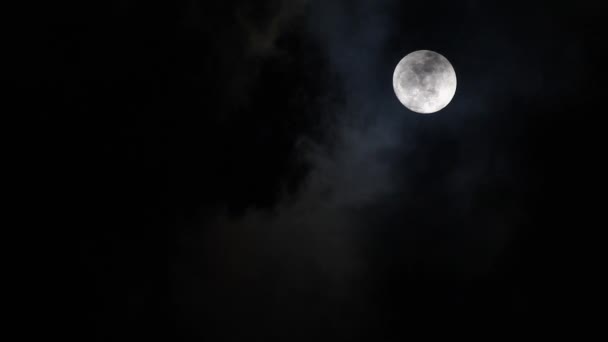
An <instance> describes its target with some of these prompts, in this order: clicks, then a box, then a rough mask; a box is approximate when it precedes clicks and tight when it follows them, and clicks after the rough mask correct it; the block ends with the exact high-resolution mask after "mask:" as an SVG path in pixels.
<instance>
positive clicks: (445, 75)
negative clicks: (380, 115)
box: [393, 50, 456, 114]
mask: <svg viewBox="0 0 608 342" xmlns="http://www.w3.org/2000/svg"><path fill="white" fill-rule="evenodd" d="M393 89H394V90H395V94H396V95H397V98H398V99H399V101H400V102H401V103H402V104H403V105H404V106H405V107H407V108H408V109H410V110H411V111H413V112H416V113H420V114H430V113H435V112H438V111H440V110H442V109H443V108H445V107H446V106H447V105H448V104H449V103H450V102H451V101H452V98H454V94H456V72H455V71H454V68H453V67H452V64H450V62H449V61H448V60H447V58H445V57H443V56H442V55H440V54H438V53H437V52H434V51H429V50H419V51H414V52H412V53H410V54H409V55H407V56H405V57H404V58H403V59H402V60H401V61H400V62H399V64H397V67H396V68H395V72H394V73H393Z"/></svg>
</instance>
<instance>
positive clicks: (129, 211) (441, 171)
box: [18, 0, 601, 341]
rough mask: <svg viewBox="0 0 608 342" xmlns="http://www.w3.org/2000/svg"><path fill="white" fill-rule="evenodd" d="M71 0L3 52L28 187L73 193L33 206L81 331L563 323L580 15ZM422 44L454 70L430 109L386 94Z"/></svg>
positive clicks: (545, 10) (381, 5) (575, 168)
mask: <svg viewBox="0 0 608 342" xmlns="http://www.w3.org/2000/svg"><path fill="white" fill-rule="evenodd" d="M67 9H68V8H61V10H60V11H59V12H60V13H59V14H57V15H48V16H43V17H46V18H47V19H46V21H45V25H44V26H45V30H40V32H39V34H40V36H38V38H37V39H34V40H32V41H33V42H37V43H41V42H44V44H33V45H32V46H29V45H28V44H21V45H22V46H23V47H24V51H28V52H31V53H30V54H29V57H28V58H24V59H23V65H25V66H27V65H28V64H31V65H32V67H31V68H24V70H28V71H27V72H25V73H23V75H25V76H24V77H21V78H19V80H18V81H19V84H20V85H25V84H27V85H28V87H29V88H28V89H32V90H35V92H36V94H40V97H38V98H37V99H39V100H40V101H35V103H33V102H32V101H29V102H26V101H24V103H25V104H26V107H27V108H28V111H29V112H30V113H32V114H31V115H32V116H31V117H35V120H37V121H36V123H35V127H34V129H33V131H34V132H35V136H36V139H35V145H36V149H35V152H36V153H34V154H33V156H35V158H34V160H35V164H36V165H34V167H32V169H31V170H42V169H44V170H48V172H46V173H43V174H42V175H38V174H37V173H38V171H32V174H31V179H32V180H35V181H34V182H33V183H34V185H33V186H32V187H33V188H35V187H36V186H38V185H44V187H43V189H44V190H45V191H44V193H45V194H46V195H45V196H43V197H41V198H43V199H44V200H41V201H43V202H46V203H52V202H55V201H57V200H56V199H55V195H54V194H63V195H66V196H67V197H71V198H73V199H76V200H75V201H74V202H77V203H74V204H71V203H70V204H69V205H68V204H67V203H66V204H65V205H63V204H64V202H62V205H61V208H60V210H55V207H54V206H51V207H52V209H51V208H50V207H49V208H48V209H46V210H45V213H48V214H47V215H49V216H46V215H42V216H44V217H53V218H57V219H58V221H61V222H65V220H59V219H63V215H66V216H69V217H70V219H69V221H70V222H74V223H75V224H74V225H75V226H77V227H75V228H73V229H71V228H70V229H67V228H65V229H64V230H59V231H58V232H57V234H58V235H61V236H62V240H64V241H70V242H69V245H71V246H75V247H74V248H73V249H74V250H76V251H74V252H73V253H72V254H73V258H75V259H77V264H78V265H77V266H75V267H74V269H77V270H78V272H76V271H74V269H68V270H66V273H68V274H76V273H78V275H77V276H74V275H72V277H69V276H65V277H64V276H57V274H58V272H59V271H53V272H55V278H57V279H66V280H67V279H70V281H65V282H62V284H67V285H65V288H66V289H64V290H63V291H65V292H70V293H71V295H72V296H74V297H75V298H77V299H75V300H74V301H73V302H74V303H73V306H70V307H71V308H73V310H72V311H73V312H75V313H78V314H75V316H78V317H77V318H75V322H74V325H75V326H77V328H75V330H76V333H81V332H82V334H83V335H86V336H87V338H84V339H85V340H87V339H93V338H88V337H90V336H92V335H95V336H96V337H98V339H106V340H115V339H121V338H128V339H136V340H140V339H146V338H147V339H154V338H156V339H164V340H176V339H178V340H184V341H189V340H196V339H205V340H211V341H241V340H245V339H251V338H255V339H260V338H261V339H265V340H270V341H273V340H290V341H300V340H301V341H311V340H313V339H316V340H333V341H336V340H337V341H356V340H373V341H393V340H402V339H403V338H406V337H410V336H411V335H413V334H414V333H415V332H421V331H426V330H425V329H426V328H428V327H431V328H433V329H439V330H442V329H443V328H445V327H447V326H448V325H450V324H452V323H454V324H456V323H457V324H458V325H460V327H461V328H462V329H465V330H466V329H468V328H473V327H474V326H480V325H482V326H490V327H497V326H502V327H509V329H510V327H511V325H510V324H511V323H513V325H512V326H514V327H520V326H522V327H523V326H525V324H524V323H525V321H526V320H529V319H532V318H534V317H536V316H543V315H547V316H558V315H560V314H565V313H566V312H565V309H563V308H560V305H561V303H563V302H554V301H553V298H555V297H554V295H555V294H558V293H562V294H563V291H562V290H564V288H565V287H563V286H562V287H560V286H559V283H560V281H559V279H560V277H568V276H569V275H570V274H571V269H570V268H569V267H567V266H563V265H566V264H567V261H572V260H571V259H570V257H567V256H564V254H563V253H561V251H562V250H561V248H562V247H560V246H573V243H571V241H572V240H576V237H577V236H579V235H578V234H577V232H576V231H575V230H574V229H569V228H565V229H562V228H560V227H561V224H567V225H569V227H575V226H577V225H579V224H580V225H582V223H581V222H583V221H584V220H583V219H581V215H579V213H580V211H579V210H578V209H579V206H577V204H576V203H572V202H573V198H575V197H576V198H577V199H578V198H581V197H578V196H575V194H577V189H579V188H581V187H582V183H584V182H582V181H581V180H580V179H581V178H584V177H581V175H582V174H583V172H581V170H580V168H581V167H582V166H581V165H587V169H592V167H591V166H590V165H588V164H585V163H584V161H585V160H586V157H587V156H588V154H589V153H591V152H590V151H589V150H588V149H583V148H582V147H584V146H583V145H585V146H587V145H586V144H584V143H583V141H585V139H583V138H584V137H587V136H588V134H584V133H581V132H582V131H584V128H585V127H587V126H585V125H583V124H582V121H584V120H582V119H581V118H582V117H584V118H594V117H596V116H597V113H598V111H597V108H596V107H595V103H596V102H595V101H597V99H598V98H601V97H597V96H596V95H597V93H596V92H594V91H591V90H589V89H601V86H600V85H599V82H598V81H597V80H595V81H594V77H591V76H589V73H590V72H591V71H593V70H594V67H592V66H591V65H596V64H595V62H598V61H601V59H600V58H599V56H598V55H596V54H594V53H592V52H591V50H590V49H589V46H597V45H598V41H596V40H599V39H597V38H598V37H599V35H598V34H597V32H598V31H597V27H598V26H599V24H598V23H599V21H598V22H594V21H590V22H588V20H587V19H589V18H595V17H596V15H597V14H596V12H600V11H599V10H597V6H596V5H593V6H592V5H589V6H588V7H587V6H584V5H583V4H576V5H573V6H572V7H570V6H564V5H562V4H552V3H549V2H538V3H529V4H526V6H519V5H516V4H514V3H512V2H494V3H492V4H488V3H485V2H484V3H482V2H480V1H465V2H454V1H445V2H444V1H438V2H431V3H425V2H421V1H418V2H412V3H410V2H403V1H396V0H378V1H363V0H356V1H331V2H328V1H320V0H319V1H317V0H307V1H304V0H302V1H287V0H276V1H262V2H256V3H253V2H248V1H236V0H235V1H184V2H178V3H176V4H174V5H172V6H170V7H167V6H160V5H157V4H153V3H145V4H144V3H143V2H137V1H123V2H115V3H112V6H109V7H107V8H103V9H102V8H95V6H93V5H90V6H89V5H80V7H79V8H75V10H78V13H79V14H78V15H70V14H69V13H68V12H67ZM596 10H597V11H596ZM592 12H593V13H592ZM41 18H42V17H41ZM583 21H584V23H585V24H586V25H582V23H583ZM47 22H50V23H49V24H48V25H46V23H47ZM574 23H576V25H574ZM587 24H588V25H587ZM29 31H31V32H37V29H34V28H32V29H30V30H29ZM594 32H595V33H594ZM28 46H29V47H28ZM420 49H428V50H434V51H437V52H439V53H441V54H442V55H444V56H446V57H447V58H448V59H449V60H450V61H451V62H452V64H453V65H454V68H455V69H456V72H457V75H458V89H457V93H456V96H455V98H454V100H453V102H452V103H451V104H450V105H449V106H448V107H447V108H445V109H444V110H443V111H442V112H440V113H438V114H437V115H430V116H421V115H415V114H413V113H410V112H409V111H407V110H406V109H405V108H403V106H402V105H401V104H400V103H399V101H398V100H397V99H396V98H395V96H394V94H393V89H392V82H391V78H392V73H393V70H394V67H395V65H396V64H397V62H398V61H399V60H400V59H401V58H402V57H403V56H405V55H406V54H407V53H409V52H411V51H414V50H420ZM32 56H45V58H44V59H43V60H40V61H39V62H38V61H37V59H39V58H38V57H32ZM600 65H601V64H600ZM30 109H31V110H30ZM28 117H29V116H28ZM589 135H590V136H591V134H589ZM596 157H597V156H596ZM68 166H69V167H68ZM574 179H576V181H575V180H574ZM579 182H580V183H579ZM66 184H74V186H73V187H72V186H67V185H66ZM579 185H581V186H580V187H579ZM579 205H582V203H581V204H579ZM59 206H60V205H59V204H58V205H57V207H59ZM66 208H69V209H66ZM67 211H70V212H75V214H67ZM42 216H41V217H42ZM63 237H65V238H63ZM64 243H65V242H64ZM571 248H572V249H575V248H574V247H571ZM57 264H61V263H57ZM167 270H168V273H167ZM72 278H75V279H74V281H71V279H72ZM556 284H558V285H556ZM56 297H61V296H56ZM65 297H68V296H65ZM565 300H566V299H564V301H565ZM70 304H72V303H70ZM65 305H67V304H65ZM80 313H83V314H82V315H81V314H80ZM150 327H154V328H150ZM157 329H162V330H163V331H162V332H161V331H158V330H157ZM446 329H447V328H446ZM117 336H119V337H117Z"/></svg>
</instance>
